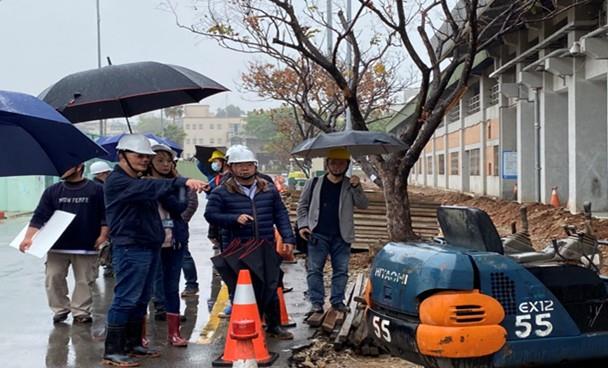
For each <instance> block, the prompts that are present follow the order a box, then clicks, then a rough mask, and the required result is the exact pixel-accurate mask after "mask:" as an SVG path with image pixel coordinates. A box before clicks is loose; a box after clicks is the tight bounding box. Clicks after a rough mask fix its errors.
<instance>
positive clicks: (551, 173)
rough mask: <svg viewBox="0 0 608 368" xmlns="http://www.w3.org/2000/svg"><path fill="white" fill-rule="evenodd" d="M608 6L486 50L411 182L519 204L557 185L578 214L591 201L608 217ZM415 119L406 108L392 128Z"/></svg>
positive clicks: (567, 15)
mask: <svg viewBox="0 0 608 368" xmlns="http://www.w3.org/2000/svg"><path fill="white" fill-rule="evenodd" d="M505 2H506V0H497V1H495V2H494V4H500V3H505ZM561 3H563V4H564V5H567V4H569V3H571V1H563V2H561ZM492 6H494V5H492ZM606 6H607V3H606V1H591V2H588V3H585V4H584V5H580V6H576V7H573V8H570V9H568V10H566V11H564V12H562V13H561V14H559V15H557V16H556V17H554V18H553V19H549V20H545V21H542V22H537V23H535V24H531V25H529V26H528V27H526V28H524V29H519V30H517V31H514V32H512V33H510V34H507V35H505V36H504V37H502V41H501V42H497V43H496V44H494V45H491V46H490V47H489V48H488V49H486V50H484V51H482V52H480V53H479V54H478V55H477V57H476V59H475V62H474V70H473V76H472V79H471V83H470V87H469V89H468V90H467V92H466V93H465V95H464V96H463V97H462V99H461V100H460V101H459V104H457V105H456V106H455V107H454V108H453V109H452V110H451V111H450V112H449V113H448V114H447V116H446V117H445V119H444V121H443V123H442V125H441V126H440V127H439V128H438V129H437V131H436V132H435V134H434V136H433V138H432V139H431V140H430V141H429V143H428V144H427V146H426V148H425V149H424V152H423V153H422V154H421V156H420V159H419V160H418V162H417V163H416V165H415V167H414V170H413V172H412V174H411V176H410V181H411V182H412V183H415V184H420V185H426V186H432V187H438V188H447V189H453V190H458V191H463V192H472V193H477V194H484V195H492V196H498V197H502V198H506V199H512V198H513V195H514V190H516V199H517V200H518V201H520V202H529V201H539V202H544V203H549V201H550V197H551V191H552V188H553V187H557V188H558V193H559V196H560V199H561V202H562V204H564V205H566V206H567V207H568V208H569V209H570V210H571V211H573V212H578V211H580V210H581V209H582V204H583V202H584V201H591V202H592V204H593V208H594V210H596V211H607V210H608V109H607V106H608V85H607V82H606V79H607V75H608V61H607V60H608V40H607V39H606V37H607V33H608V24H607V19H606ZM412 113H413V106H412V104H409V105H406V106H405V107H404V108H403V109H402V110H401V111H400V112H399V113H398V114H397V115H395V117H394V118H393V119H392V121H391V123H390V124H389V126H388V129H389V130H390V131H392V132H397V131H398V130H399V129H400V128H401V127H403V124H407V121H408V117H410V116H411V114H412ZM515 188H516V189H515Z"/></svg>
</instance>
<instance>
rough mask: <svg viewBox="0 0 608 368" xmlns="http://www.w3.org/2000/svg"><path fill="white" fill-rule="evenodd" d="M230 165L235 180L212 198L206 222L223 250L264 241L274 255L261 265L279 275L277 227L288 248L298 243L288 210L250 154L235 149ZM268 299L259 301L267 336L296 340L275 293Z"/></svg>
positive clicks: (210, 198) (221, 187)
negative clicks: (285, 324) (217, 234)
mask: <svg viewBox="0 0 608 368" xmlns="http://www.w3.org/2000/svg"><path fill="white" fill-rule="evenodd" d="M228 164H229V165H230V169H231V171H232V176H231V177H229V178H227V179H226V180H225V181H224V183H222V184H221V185H220V186H219V187H217V188H216V189H215V190H214V191H213V192H211V194H210V195H209V199H208V202H207V208H206V209H205V219H207V221H208V222H209V223H210V224H213V225H216V226H218V227H219V228H220V232H221V236H220V239H221V248H222V249H227V248H228V245H229V244H230V243H231V242H233V241H240V242H241V244H244V243H246V242H248V241H252V240H256V241H265V246H266V247H269V248H271V249H270V251H272V252H270V251H268V253H267V254H268V257H266V258H264V259H262V263H264V267H273V268H275V269H274V271H275V272H274V273H276V274H278V273H279V267H280V262H276V261H275V260H276V258H277V255H276V252H275V251H274V242H275V239H274V226H276V227H277V229H278V231H279V233H280V234H281V236H282V237H283V241H284V242H285V244H286V246H287V247H293V244H294V241H295V237H294V234H293V232H292V230H291V226H290V223H289V216H288V214H287V209H286V208H285V205H284V204H283V201H282V200H281V196H280V195H279V192H277V190H276V188H275V187H274V186H273V185H272V182H269V181H267V180H265V179H264V178H262V177H261V176H260V175H259V174H257V160H256V157H255V154H254V153H253V152H252V151H251V150H249V149H248V148H246V147H239V148H234V149H233V150H232V151H231V152H230V156H229V157H228ZM259 287H263V285H258V288H259ZM254 288H256V285H254ZM256 294H258V295H262V294H264V291H263V290H256ZM266 295H268V296H269V297H268V299H267V300H264V301H261V300H258V308H259V310H260V311H262V312H263V313H264V315H265V317H266V323H267V329H266V331H267V333H268V334H269V336H271V337H276V338H279V339H284V340H288V339H293V334H292V333H290V332H289V331H286V330H285V329H283V328H282V327H281V326H280V312H279V301H278V298H277V294H276V289H275V290H273V292H272V293H266Z"/></svg>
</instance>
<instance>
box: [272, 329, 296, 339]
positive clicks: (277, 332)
mask: <svg viewBox="0 0 608 368" xmlns="http://www.w3.org/2000/svg"><path fill="white" fill-rule="evenodd" d="M266 333H267V334H268V337H272V338H275V339H278V340H293V334H292V333H291V332H289V331H287V330H286V329H284V328H283V327H281V326H275V327H269V328H267V329H266Z"/></svg>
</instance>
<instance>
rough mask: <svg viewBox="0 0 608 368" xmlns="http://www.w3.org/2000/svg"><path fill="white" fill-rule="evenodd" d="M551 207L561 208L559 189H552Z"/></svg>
mask: <svg viewBox="0 0 608 368" xmlns="http://www.w3.org/2000/svg"><path fill="white" fill-rule="evenodd" d="M550 203H551V206H553V207H554V208H559V207H560V204H559V196H558V195H557V187H553V188H551V202H550Z"/></svg>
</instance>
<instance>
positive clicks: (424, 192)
mask: <svg viewBox="0 0 608 368" xmlns="http://www.w3.org/2000/svg"><path fill="white" fill-rule="evenodd" d="M409 193H410V198H411V199H414V198H415V199H424V200H425V201H427V202H428V201H432V202H437V203H440V204H443V205H461V206H469V207H476V208H479V209H482V210H484V211H485V212H486V213H487V214H488V215H489V216H490V217H491V218H492V221H494V225H495V226H496V229H497V230H498V232H499V234H500V235H501V236H508V235H509V234H511V223H513V222H515V223H516V224H517V228H518V229H521V223H520V221H519V208H520V207H521V206H522V205H524V206H526V207H527V209H528V223H529V233H530V237H531V239H532V244H533V245H534V247H535V248H536V249H539V250H540V249H543V248H545V247H546V246H547V245H549V244H550V243H551V240H552V239H561V238H565V237H566V233H565V231H564V225H570V226H575V227H576V228H577V229H579V230H580V231H582V230H583V226H584V220H585V219H584V216H583V215H582V214H571V213H570V212H569V211H568V210H566V209H564V208H553V207H551V206H550V205H545V204H540V203H524V204H522V203H518V202H514V201H506V200H503V199H500V198H493V197H488V196H472V195H467V194H463V193H459V192H451V191H444V190H438V189H434V188H423V187H415V186H411V187H410V188H409ZM592 226H593V230H594V231H595V233H596V236H597V237H598V239H606V238H608V219H597V218H594V219H593V222H592ZM602 252H603V255H604V259H608V249H606V247H604V248H603V249H602ZM602 273H603V274H608V267H607V266H604V268H603V269H602Z"/></svg>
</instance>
